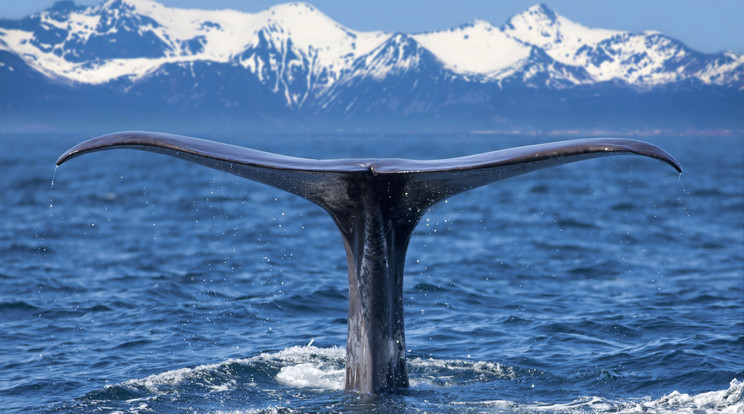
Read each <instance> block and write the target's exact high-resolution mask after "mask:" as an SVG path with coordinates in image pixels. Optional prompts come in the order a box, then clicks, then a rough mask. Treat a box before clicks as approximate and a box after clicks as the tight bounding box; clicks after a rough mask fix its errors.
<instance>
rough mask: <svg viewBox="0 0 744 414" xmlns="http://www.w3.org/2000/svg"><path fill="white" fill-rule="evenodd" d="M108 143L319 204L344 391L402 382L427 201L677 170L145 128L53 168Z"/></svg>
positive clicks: (541, 149)
mask: <svg viewBox="0 0 744 414" xmlns="http://www.w3.org/2000/svg"><path fill="white" fill-rule="evenodd" d="M114 148H134V149H139V150H145V151H152V152H158V153H162V154H166V155H170V156H173V157H177V158H182V159H185V160H189V161H192V162H195V163H197V164H201V165H205V166H207V167H211V168H215V169H218V170H222V171H226V172H228V173H231V174H235V175H238V176H240V177H244V178H248V179H250V180H254V181H258V182H260V183H263V184H267V185H270V186H273V187H276V188H279V189H282V190H285V191H288V192H290V193H293V194H296V195H299V196H301V197H303V198H306V199H308V200H310V201H312V202H313V203H315V204H317V205H319V206H320V207H322V208H323V209H325V210H326V211H327V212H328V213H329V214H330V216H331V217H332V219H333V221H334V222H335V223H336V225H337V226H338V228H339V230H340V232H341V234H342V237H343V242H344V247H345V248H346V257H347V263H348V269H349V323H348V340H347V346H346V389H347V390H357V391H360V392H364V393H380V392H394V391H396V390H398V389H402V388H407V387H408V374H407V371H406V355H405V334H404V326H403V265H404V262H405V255H406V251H407V248H408V242H409V239H410V237H411V234H412V233H413V230H414V228H415V227H416V224H417V223H418V221H419V219H420V218H421V217H422V216H423V214H424V213H425V212H426V210H427V209H428V208H429V207H431V206H432V205H434V204H436V203H437V202H439V201H441V200H444V199H446V198H448V197H451V196H453V195H455V194H458V193H461V192H464V191H467V190H470V189H473V188H476V187H480V186H483V185H486V184H490V183H493V182H496V181H500V180H504V179H507V178H511V177H514V176H518V175H521V174H525V173H528V172H530V171H535V170H538V169H542V168H547V167H553V166H557V165H561V164H567V163H571V162H575V161H580V160H585V159H590V158H597V157H602V156H609V155H619V154H637V155H643V156H647V157H652V158H656V159H659V160H662V161H664V162H666V163H668V164H670V165H671V166H672V167H674V168H675V169H676V170H677V171H679V172H681V171H682V168H681V166H680V164H679V163H678V162H677V161H676V160H675V159H674V158H673V157H672V156H671V155H669V154H667V153H666V152H664V151H663V150H661V149H659V148H657V147H655V146H653V145H650V144H647V143H644V142H641V141H636V140H629V139H582V140H572V141H562V142H554V143H548V144H539V145H531V146H525V147H518V148H510V149H505V150H500V151H493V152H487V153H482V154H477V155H470V156H465V157H459V158H449V159H440V160H406V159H337V160H313V159H306V158H297V157H289V156H284V155H278V154H272V153H268V152H263V151H257V150H253V149H249V148H243V147H238V146H233V145H228V144H223V143H218V142H212V141H205V140H201V139H196V138H189V137H182V136H176V135H169V134H159V133H149V132H122V133H116V134H111V135H105V136H102V137H99V138H94V139H92V140H89V141H86V142H83V143H80V144H78V145H77V146H75V147H73V148H71V149H70V150H68V151H67V152H65V153H64V154H63V155H62V156H61V157H60V158H59V159H58V160H57V165H61V164H62V163H64V162H65V161H67V160H69V159H71V158H74V157H77V156H79V155H82V154H86V153H90V152H94V151H100V150H107V149H114Z"/></svg>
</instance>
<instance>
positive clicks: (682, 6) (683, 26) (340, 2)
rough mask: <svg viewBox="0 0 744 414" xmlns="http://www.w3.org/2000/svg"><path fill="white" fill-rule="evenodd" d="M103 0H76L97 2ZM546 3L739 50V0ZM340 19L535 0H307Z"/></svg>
mask: <svg viewBox="0 0 744 414" xmlns="http://www.w3.org/2000/svg"><path fill="white" fill-rule="evenodd" d="M102 1H103V0H76V3H77V4H96V3H100V2H102ZM159 1H160V3H163V4H165V5H168V6H171V7H183V8H200V9H225V8H229V9H235V10H242V11H248V12H256V11H260V10H263V9H265V8H267V7H270V6H272V5H274V4H280V3H284V2H283V1H276V0H275V1H271V0H249V1H246V0H159ZM543 2H544V3H545V4H547V5H548V6H549V7H550V8H552V9H553V10H555V11H556V12H557V13H558V14H561V15H563V16H565V17H567V18H569V19H571V20H574V21H576V22H579V23H581V24H583V25H585V26H589V27H601V28H606V29H616V30H629V31H642V30H658V31H660V32H662V33H664V34H667V35H669V36H672V37H674V38H676V39H679V40H681V41H682V42H684V43H685V44H687V45H688V46H690V47H692V48H693V49H697V50H699V51H701V52H718V51H722V50H732V51H734V52H738V53H744V0H613V1H608V0H543ZM53 3H54V1H53V0H23V1H18V0H0V17H5V18H20V17H23V16H25V15H27V14H30V13H33V12H35V11H40V10H42V9H44V8H47V7H49V6H50V5H52V4H53ZM307 3H310V4H312V5H314V6H315V7H317V8H318V9H319V10H321V11H322V12H323V13H325V14H326V15H328V16H329V17H331V18H332V19H334V20H336V21H338V22H339V23H341V24H343V25H344V26H347V27H349V28H351V29H355V30H384V31H401V32H406V33H415V32H421V31H428V30H441V29H447V28H451V27H455V26H459V25H460V24H463V23H467V22H469V21H471V20H473V19H483V20H487V21H489V22H491V23H492V24H494V25H496V26H501V25H502V24H503V23H504V22H506V20H507V19H508V18H509V17H510V16H512V15H514V14H516V13H519V12H521V11H523V10H525V9H527V8H528V7H530V6H532V5H535V4H537V3H540V0H455V1H451V0H450V1H445V0H374V1H365V2H358V1H349V0H310V1H307Z"/></svg>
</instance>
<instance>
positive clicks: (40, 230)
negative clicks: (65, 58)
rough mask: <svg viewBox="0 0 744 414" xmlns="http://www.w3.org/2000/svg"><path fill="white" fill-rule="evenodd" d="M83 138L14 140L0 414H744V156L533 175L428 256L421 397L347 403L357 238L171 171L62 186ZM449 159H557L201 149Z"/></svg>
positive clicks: (166, 166)
mask: <svg viewBox="0 0 744 414" xmlns="http://www.w3.org/2000/svg"><path fill="white" fill-rule="evenodd" d="M84 138H88V137H70V136H55V137H49V136H23V137H10V136H5V137H2V138H0V144H1V145H2V151H1V152H0V183H2V184H1V185H2V188H3V191H2V194H3V195H2V198H1V199H0V206H1V207H2V213H3V214H2V218H0V255H1V256H0V257H1V258H2V260H1V261H0V412H3V413H27V412H40V413H79V412H93V413H119V412H132V413H192V412H193V413H259V412H269V413H272V412H282V413H283V412H339V411H341V412H370V411H377V412H615V413H617V412H621V413H625V412H744V396H743V395H742V394H743V393H744V382H743V381H744V140H742V139H739V138H694V137H689V138H683V137H677V138H654V139H649V140H648V141H650V142H652V143H654V144H656V145H659V146H661V147H662V148H664V149H665V150H667V151H668V152H670V153H672V154H673V155H674V156H675V157H676V158H677V159H678V160H679V161H680V162H681V163H682V164H683V166H684V168H685V171H684V173H683V174H682V175H679V174H677V173H676V172H675V171H674V170H673V169H672V168H671V167H669V166H668V165H665V164H663V163H661V162H659V161H657V160H651V159H647V158H641V157H629V156H623V157H610V158H602V159H596V160H590V161H583V162H579V163H576V164H571V165H567V166H562V167H558V168H554V169H549V170H543V171H538V172H534V173H530V174H528V175H524V176H520V177H516V178H513V179H510V180H507V181H503V182H500V183H496V184H493V185H490V186H487V187H483V188H480V189H477V190H473V191H471V192H467V193H464V194H461V195H459V196H456V197H454V198H452V199H450V200H448V201H447V202H446V203H442V204H440V205H438V206H436V207H435V208H434V209H433V210H432V211H430V212H429V213H428V214H427V215H426V216H424V218H423V219H422V221H421V223H420V224H419V226H418V228H417V229H416V232H415V233H414V236H413V238H412V240H411V245H410V248H409V252H408V256H407V261H406V279H405V285H404V295H405V301H406V302H405V307H406V308H405V310H406V313H405V318H406V320H405V323H406V341H407V348H408V350H409V351H408V361H409V374H410V377H411V385H412V386H411V388H410V390H408V391H406V392H403V393H402V394H400V395H391V396H364V395H357V394H354V393H347V392H344V391H343V382H344V379H343V378H344V371H343V367H344V349H343V347H344V345H345V343H346V316H347V315H346V312H347V309H346V306H347V278H346V259H345V254H344V249H343V246H342V241H341V237H340V236H339V234H338V232H337V230H336V228H335V226H334V225H333V223H332V221H331V220H330V218H329V217H327V216H326V214H325V213H324V212H323V211H322V210H320V209H319V208H318V207H316V206H315V205H313V204H311V203H309V202H307V201H305V200H303V199H301V198H298V197H296V196H293V195H290V194H285V193H283V192H281V191H279V190H275V189H273V188H270V187H266V186H263V185H260V184H256V183H253V182H250V181H247V180H244V179H241V178H238V177H235V176H231V175H228V174H225V173H222V172H219V171H214V170H210V169H207V168H204V167H201V166H197V165H195V164H191V163H188V162H185V161H182V160H177V159H172V158H168V157H164V156H162V155H158V154H152V153H146V152H139V151H132V150H120V151H105V152H99V153H95V154H91V155H87V156H84V157H81V158H79V159H75V160H72V161H70V162H69V163H66V164H65V165H63V166H62V167H60V168H59V169H56V170H55V167H54V161H55V160H56V158H57V157H58V156H59V155H60V154H61V153H62V152H63V151H64V150H66V149H67V148H69V147H70V146H72V145H73V144H75V143H77V142H78V141H80V140H82V139H84ZM207 138H211V139H216V140H221V141H226V142H230V143H234V144H238V145H244V146H248V147H253V148H257V149H262V150H268V151H273V152H279V153H284V154H289V155H296V156H303V157H311V158H346V157H385V156H389V157H403V158H422V159H425V158H442V157H453V156H459V155H466V154H472V153H477V152H483V151H490V150H495V149H500V148H506V147H511V146H518V145H526V144H531V143H536V142H546V141H550V140H552V139H549V138H545V137H542V138H541V137H497V136H479V135H474V136H467V135H466V136H438V135H404V136H352V137H349V136H273V137H270V138H266V137H252V136H246V137H219V136H217V137H207Z"/></svg>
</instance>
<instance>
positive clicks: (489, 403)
mask: <svg viewBox="0 0 744 414" xmlns="http://www.w3.org/2000/svg"><path fill="white" fill-rule="evenodd" d="M344 355H345V350H344V348H337V347H331V348H318V347H315V346H312V345H307V346H294V347H290V348H286V349H284V350H281V351H277V352H267V353H261V354H259V355H257V356H254V357H250V358H243V359H229V360H226V361H224V362H221V363H218V364H208V365H201V366H198V367H194V368H182V369H177V370H173V371H167V372H164V373H161V374H156V375H151V376H148V377H145V378H142V379H136V380H130V381H127V382H124V383H122V384H120V386H124V387H131V388H145V389H146V390H147V391H148V392H150V393H152V394H155V395H163V394H170V393H173V392H177V391H176V390H175V389H177V388H178V387H179V386H182V385H184V384H187V383H191V384H195V385H197V386H202V387H204V388H206V389H208V390H209V392H228V391H230V390H232V389H236V388H238V384H237V380H236V379H235V378H234V374H231V373H230V372H231V371H230V369H229V367H230V366H233V365H235V364H240V365H246V366H256V367H264V368H265V367H273V368H274V369H278V373H277V374H276V375H275V377H274V379H275V380H276V381H277V382H278V383H280V384H283V385H286V386H289V387H295V388H306V389H314V390H320V391H323V390H326V391H338V390H342V389H343V384H344V367H343V364H344ZM409 367H410V368H411V371H412V372H415V373H417V374H418V376H413V377H412V378H411V385H412V387H413V388H414V389H415V388H430V387H447V386H454V385H458V384H460V385H461V383H462V376H463V375H464V376H466V377H470V378H472V379H473V380H475V381H490V380H493V379H494V378H504V379H515V378H516V377H517V374H516V373H515V370H514V368H513V367H506V366H503V365H501V364H498V363H494V362H488V361H465V360H437V359H433V358H411V359H409ZM231 375H233V377H231ZM240 386H242V387H246V386H249V387H255V386H257V384H255V383H248V384H245V383H243V384H240ZM132 401H135V400H132ZM450 405H452V406H453V407H468V409H470V408H477V409H481V408H485V409H487V410H495V411H523V412H558V413H572V412H587V411H592V412H613V413H639V412H654V413H742V412H744V381H739V380H738V379H734V380H732V381H731V383H730V385H729V388H728V389H725V390H720V391H711V392H705V393H701V394H697V395H689V394H684V393H680V392H678V391H673V392H671V393H669V394H667V395H664V396H662V397H661V398H659V399H655V400H652V399H650V398H647V399H637V400H625V401H622V400H620V401H618V400H609V399H605V398H602V397H582V398H578V399H576V400H574V401H571V402H569V403H561V404H545V403H534V404H523V403H516V402H513V401H508V400H498V399H494V400H485V401H480V402H473V401H467V402H458V401H453V402H451V403H450ZM278 409H282V410H284V409H286V408H278ZM266 410H271V408H266V409H261V410H259V411H260V412H266ZM240 412H257V411H251V410H248V411H240Z"/></svg>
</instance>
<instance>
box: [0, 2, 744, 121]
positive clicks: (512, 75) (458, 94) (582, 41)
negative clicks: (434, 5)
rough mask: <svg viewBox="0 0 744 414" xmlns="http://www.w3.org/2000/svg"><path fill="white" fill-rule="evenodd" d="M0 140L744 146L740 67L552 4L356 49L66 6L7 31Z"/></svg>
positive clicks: (277, 30) (281, 14)
mask: <svg viewBox="0 0 744 414" xmlns="http://www.w3.org/2000/svg"><path fill="white" fill-rule="evenodd" d="M0 122H1V123H2V125H4V127H3V129H5V130H6V131H64V130H75V131H87V130H99V129H140V128H142V129H144V128H147V129H157V130H177V131H188V132H197V131H233V130H234V131H246V130H251V129H252V130H267V129H280V130H282V129H286V130H297V129H300V130H315V129H317V130H369V131H376V130H407V131H416V130H444V131H449V130H452V131H472V130H498V131H515V130H516V131H534V130H556V129H558V130H597V129H600V130H615V131H624V130H658V129H661V130H667V131H669V130H671V131H689V130H691V129H693V130H701V129H703V130H722V129H723V130H738V131H742V130H744V55H741V54H736V53H733V52H721V53H715V54H705V53H700V52H697V51H695V50H692V49H690V48H688V47H687V46H685V45H684V44H683V43H682V42H680V41H678V40H675V39H673V38H671V37H668V36H665V35H663V34H661V33H658V32H652V31H647V32H641V33H631V32H624V31H615V30H605V29H596V28H588V27H585V26H582V25H581V24H579V23H576V22H573V21H571V20H569V19H567V18H565V17H563V16H560V15H559V14H557V13H556V12H554V11H553V10H551V9H550V8H549V7H548V6H546V5H545V4H540V5H536V6H533V7H531V8H529V9H527V10H526V11H524V12H522V13H520V14H517V15H515V16H513V17H512V18H510V19H509V20H508V21H507V22H506V23H505V24H504V25H503V26H501V27H496V26H494V25H492V24H491V23H489V22H487V21H485V20H475V21H472V22H470V23H467V24H464V25H462V26H459V27H456V28H452V29H449V30H442V31H435V32H426V33H414V34H407V33H386V32H382V31H377V32H361V31H355V30H351V29H349V28H346V27H344V26H343V25H341V24H340V23H337V22H335V21H333V20H332V19H330V18H328V17H327V16H326V15H324V14H323V13H322V12H320V11H319V10H318V9H316V8H315V7H313V6H311V5H309V4H306V3H288V4H280V5H277V6H274V7H271V8H269V9H267V10H264V11H261V12H258V13H244V12H238V11H233V10H217V11H215V10H192V9H178V8H169V7H166V6H164V5H161V4H160V3H157V2H155V1H153V0H107V1H105V2H103V3H101V4H98V5H94V6H79V5H76V4H75V3H74V2H72V1H59V2H57V3H55V4H54V5H53V6H52V7H50V8H49V9H46V10H44V11H41V12H39V13H34V14H31V15H29V16H27V17H25V18H22V19H19V20H8V19H5V20H0Z"/></svg>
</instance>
